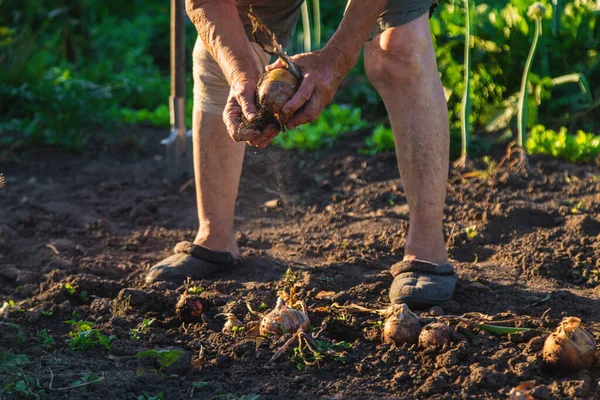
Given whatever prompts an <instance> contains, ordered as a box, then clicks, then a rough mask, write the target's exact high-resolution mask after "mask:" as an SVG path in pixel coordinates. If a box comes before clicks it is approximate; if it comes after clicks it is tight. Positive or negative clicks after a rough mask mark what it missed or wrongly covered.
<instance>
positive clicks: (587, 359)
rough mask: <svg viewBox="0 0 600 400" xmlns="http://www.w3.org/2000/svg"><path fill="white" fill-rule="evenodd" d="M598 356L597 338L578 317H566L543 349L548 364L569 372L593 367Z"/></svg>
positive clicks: (543, 355) (549, 337)
mask: <svg viewBox="0 0 600 400" xmlns="http://www.w3.org/2000/svg"><path fill="white" fill-rule="evenodd" d="M597 356H598V354H597V349H596V340H594V337H593V336H592V334H591V333H589V332H588V331H587V330H585V329H584V328H583V324H582V323H581V320H580V319H579V318H576V317H567V318H564V319H563V320H562V322H561V323H560V325H559V326H558V328H556V330H555V331H554V332H553V333H551V334H550V336H548V338H546V341H545V342H544V348H543V349H542V357H543V359H544V363H545V364H546V366H548V367H551V368H553V369H556V370H562V371H567V372H574V371H577V370H580V369H589V368H591V367H593V366H594V365H595V364H596V359H597Z"/></svg>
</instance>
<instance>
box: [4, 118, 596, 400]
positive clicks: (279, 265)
mask: <svg viewBox="0 0 600 400" xmlns="http://www.w3.org/2000/svg"><path fill="white" fill-rule="evenodd" d="M134 135H135V136H134V137H142V136H141V135H144V137H146V138H148V139H147V142H148V143H152V145H150V144H143V143H140V142H139V140H131V137H128V136H124V139H121V140H120V141H119V143H117V145H118V146H114V145H113V146H110V147H108V148H109V149H113V150H106V149H105V148H103V147H100V146H91V147H93V148H94V149H93V150H89V151H87V152H86V153H85V154H66V153H61V152H58V151H55V150H48V149H36V150H27V151H25V152H24V153H21V154H19V155H17V154H14V153H13V154H11V153H4V155H5V156H6V155H7V154H8V155H9V156H11V157H10V159H11V161H7V162H4V163H3V164H2V165H0V172H3V173H4V175H5V177H6V178H7V180H8V183H7V185H6V187H4V188H3V189H0V226H1V228H2V240H1V241H0V304H1V301H8V300H14V302H15V306H14V307H5V311H4V314H3V316H2V317H0V318H1V320H0V351H8V352H10V353H14V354H26V355H27V356H28V357H29V359H30V360H31V363H30V364H29V365H27V366H25V367H23V370H22V372H25V373H28V374H29V376H30V377H35V378H37V379H38V380H39V383H40V386H41V388H42V389H43V393H39V394H40V396H41V397H42V398H48V399H63V398H70V399H80V398H81V399H108V398H110V399H137V398H138V397H139V396H141V395H142V394H143V393H148V394H149V395H152V396H155V395H157V394H158V393H159V392H162V393H163V394H164V398H165V399H183V398H188V397H192V398H197V399H209V398H212V397H214V396H216V395H219V394H231V395H235V396H237V397H241V396H243V395H248V394H258V395H260V398H262V399H304V398H306V399H314V398H327V399H329V398H344V399H378V398H401V399H405V398H406V399H423V398H431V399H449V398H453V399H454V398H456V399H466V398H468V399H490V398H506V397H507V394H508V392H509V391H510V390H511V389H512V388H514V387H516V386H518V385H520V384H523V383H524V382H527V381H531V382H530V383H529V384H528V387H529V388H530V389H529V393H530V394H531V396H533V398H536V399H553V398H561V399H567V398H568V399H573V398H582V399H584V398H600V389H599V388H598V385H597V382H598V378H599V372H600V368H598V367H596V368H594V369H593V370H590V371H580V372H574V373H571V374H567V375H558V376H557V375H551V374H550V373H549V372H548V371H546V370H545V369H544V368H543V365H542V362H541V358H540V349H541V346H542V344H543V338H544V335H543V334H539V333H532V332H528V333H525V334H515V335H509V336H506V335H504V336H502V335H501V336H494V335H491V334H488V333H486V332H482V331H478V330H476V329H473V328H466V327H464V326H463V327H460V326H459V327H457V331H458V334H457V335H456V337H455V339H454V341H453V342H451V343H450V344H449V345H447V346H445V347H443V348H441V349H436V348H430V349H427V350H421V349H419V348H417V346H404V347H395V346H392V345H388V344H383V343H382V342H381V339H380V328H379V327H378V325H377V322H378V321H379V320H380V319H381V318H380V317H379V316H377V315H375V314H369V313H360V312H355V311H341V310H339V309H332V308H331V307H330V305H331V304H332V302H337V303H339V304H349V303H357V304H360V305H362V306H366V307H371V308H384V307H386V305H387V303H388V297H387V291H388V288H389V286H390V283H391V281H392V277H391V276H390V274H389V273H388V268H389V266H390V265H391V264H392V263H394V262H395V261H397V260H400V259H401V258H402V248H403V245H404V243H405V235H406V230H407V226H408V216H407V211H408V210H407V204H406V197H405V195H404V192H403V189H402V182H401V180H400V179H399V177H398V173H397V170H396V164H395V157H394V155H392V154H379V155H375V156H363V155H359V153H358V149H359V148H360V147H361V146H362V143H363V139H362V137H360V136H358V135H356V136H348V137H346V138H345V139H344V140H343V141H340V142H339V143H338V144H337V145H336V147H334V148H333V149H330V150H323V151H320V152H316V153H306V154H302V153H297V152H287V151H282V150H279V149H274V148H269V149H266V150H263V151H254V150H249V151H248V154H247V158H246V162H245V168H244V174H243V178H242V184H241V187H240V196H239V201H238V209H237V215H238V216H237V217H236V221H237V228H238V229H239V234H238V237H239V243H240V246H241V251H242V260H241V262H240V264H239V265H238V266H237V267H235V270H224V271H222V272H220V273H218V274H217V275H215V276H214V277H213V279H210V280H204V281H201V282H192V285H196V286H201V287H202V288H204V289H205V291H204V292H203V293H202V294H201V296H203V298H204V299H206V303H205V305H207V306H208V309H207V310H206V312H205V314H204V316H203V319H202V320H200V321H198V322H195V323H194V322H192V323H188V322H186V323H182V322H181V321H180V320H179V319H178V318H177V317H176V315H175V304H176V302H177V299H178V297H179V295H180V294H181V293H183V292H184V290H185V288H184V286H183V285H178V284H169V283H156V284H153V285H147V284H145V283H144V274H145V272H146V271H147V270H148V269H149V268H150V266H151V265H152V264H153V263H155V262H156V261H158V260H160V259H162V258H164V257H165V256H167V255H168V254H170V249H171V248H172V246H173V245H175V243H177V242H178V241H181V240H186V239H187V240H189V239H191V238H192V237H193V235H194V231H195V229H196V223H197V220H196V216H195V205H194V203H195V200H194V194H193V187H191V186H190V185H185V186H181V185H174V184H171V183H168V182H166V181H164V180H163V178H162V172H163V170H164V161H163V160H162V157H159V154H162V149H161V148H160V147H159V146H157V145H155V144H154V143H157V142H158V139H159V137H160V136H161V132H158V131H153V130H141V131H140V132H135V133H134ZM119 146H121V147H119ZM532 166H533V168H534V169H535V171H536V175H535V176H534V177H529V178H528V179H525V178H523V177H520V176H515V175H509V174H504V175H500V176H498V177H497V179H496V180H495V182H494V184H493V185H492V184H490V183H489V182H482V181H476V180H471V181H468V182H466V183H460V182H458V183H454V184H449V185H448V200H447V207H446V213H445V227H446V228H445V229H446V235H447V240H448V246H449V250H450V254H451V257H452V259H454V260H456V266H457V270H458V274H459V277H460V279H459V285H458V287H457V290H456V295H455V301H452V302H449V303H447V304H444V305H442V309H443V312H445V313H446V314H454V315H456V314H462V313H465V312H481V313H485V314H490V315H494V314H497V313H503V312H512V313H514V314H517V315H530V316H534V317H542V316H543V319H542V320H541V322H539V323H535V322H525V323H523V325H525V326H538V327H542V328H543V329H546V330H551V329H553V328H554V327H555V326H556V325H557V324H558V322H559V321H560V320H561V319H562V317H564V316H578V317H580V318H581V319H582V320H583V321H584V322H585V323H586V324H587V326H588V327H589V328H590V329H591V330H592V331H593V332H594V336H595V337H596V339H598V338H600V302H599V298H600V291H599V290H600V289H599V286H598V285H599V282H600V281H599V275H598V274H599V269H600V268H599V266H600V261H599V256H600V242H599V241H598V237H599V234H600V203H599V202H598V200H599V196H600V179H599V175H598V174H599V173H600V171H599V170H598V168H596V167H593V166H574V165H570V164H564V163H561V162H557V161H553V160H547V159H533V160H532ZM480 167H481V166H480ZM273 199H278V200H280V203H279V204H280V205H279V206H277V207H274V208H272V207H267V206H265V202H267V201H269V200H273ZM465 228H469V229H466V231H468V232H471V234H470V235H469V234H468V233H467V232H465ZM470 236H471V237H470ZM288 267H291V268H292V269H293V270H295V271H299V272H300V273H301V279H300V284H299V288H298V297H299V298H300V299H302V300H304V301H305V302H306V303H307V305H308V307H309V315H310V320H311V325H312V326H313V327H315V331H314V332H313V333H315V332H316V331H317V330H319V329H320V328H324V329H323V331H322V332H321V333H320V334H319V338H320V340H322V341H324V342H327V343H331V342H334V341H346V342H348V343H351V344H352V347H351V348H349V349H347V352H348V354H347V356H346V357H345V360H344V361H343V362H342V361H336V360H330V359H326V360H323V361H321V362H320V363H319V364H318V365H309V366H307V367H306V368H302V366H300V368H298V366H297V365H296V364H295V363H293V362H292V361H291V360H290V357H291V355H292V353H293V352H292V350H291V349H290V350H289V351H288V352H287V353H286V354H285V355H283V356H282V357H280V358H279V359H278V360H277V361H275V362H274V363H272V364H269V363H268V362H269V359H270V358H271V356H272V355H273V354H274V352H275V351H276V350H277V349H278V348H280V347H281V345H282V344H283V343H284V341H285V340H286V339H287V338H288V337H287V336H286V337H284V338H281V339H276V338H267V339H261V338H257V337H252V336H250V335H249V334H247V333H244V332H241V333H236V334H224V333H222V332H221V328H222V326H223V322H224V318H222V317H216V318H214V316H215V315H216V314H218V313H221V312H232V313H234V314H235V315H236V316H237V317H238V318H239V319H240V320H241V321H243V322H245V323H246V324H248V326H249V325H250V322H251V321H257V320H258V317H257V316H255V315H253V314H252V313H250V312H249V311H248V309H247V307H246V302H248V303H250V304H251V305H252V307H253V308H254V309H255V310H256V309H259V308H260V305H261V304H262V303H265V304H266V305H267V306H268V308H269V309H270V308H272V307H273V306H274V305H275V302H276V298H277V291H278V290H281V289H283V284H282V281H281V279H282V276H283V274H284V273H285V271H286V269H287V268H288ZM67 283H68V284H69V285H70V286H71V287H72V288H73V289H74V290H75V293H69V292H68V290H67V289H66V287H65V286H66V284H67ZM322 291H326V292H334V293H333V294H330V295H329V296H322V295H320V296H317V294H318V293H320V292H322ZM84 292H85V293H87V296H86V295H85V293H84ZM263 307H264V306H263ZM440 312H441V310H439V309H436V310H432V311H431V310H425V311H422V312H419V314H420V315H421V316H422V317H425V316H427V315H430V314H432V313H434V314H435V313H440ZM144 318H155V322H154V323H153V324H152V325H151V326H150V327H149V329H148V332H147V333H146V334H141V335H140V338H139V340H134V339H132V338H131V337H130V329H132V328H135V327H136V326H137V325H138V324H140V322H142V320H143V319H144ZM69 319H76V320H86V321H90V322H93V323H94V324H95V326H96V327H97V328H98V329H99V331H100V332H102V333H103V334H104V335H106V336H109V335H114V336H115V339H114V340H113V341H112V343H111V350H110V351H109V350H107V349H104V348H102V347H95V348H92V349H89V350H85V351H73V350H70V348H69V345H68V344H67V343H66V340H67V339H69V332H70V330H71V326H70V325H68V324H65V323H64V321H65V320H69ZM14 324H16V325H14ZM453 325H455V326H456V324H455V323H453ZM42 329H46V330H47V332H48V334H49V335H50V336H51V337H52V338H54V340H55V344H54V345H52V346H46V344H44V343H42V341H41V340H40V339H39V338H38V332H39V331H40V330H42ZM169 348H178V349H180V350H182V351H184V355H183V356H182V357H180V358H179V360H178V361H177V362H176V363H175V364H174V365H172V366H170V367H169V368H168V369H166V370H163V371H161V372H159V373H153V372H151V370H152V369H153V368H157V364H155V363H153V361H152V360H151V359H147V358H136V357H135V355H136V354H137V353H138V352H140V351H142V350H146V349H169ZM14 371H16V370H13V372H14ZM85 373H91V374H94V375H95V376H97V377H100V378H102V380H101V381H99V382H98V383H96V384H93V385H85V386H81V387H77V388H71V389H69V387H70V386H73V385H74V383H75V382H76V381H81V380H82V378H83V376H84V375H85ZM6 376H8V375H6ZM0 380H2V377H0ZM199 382H200V383H199ZM59 389H62V390H59ZM0 390H2V387H0ZM2 396H4V397H7V398H11V396H10V395H8V394H7V393H6V392H4V393H2V394H0V397H2ZM231 398H234V397H231Z"/></svg>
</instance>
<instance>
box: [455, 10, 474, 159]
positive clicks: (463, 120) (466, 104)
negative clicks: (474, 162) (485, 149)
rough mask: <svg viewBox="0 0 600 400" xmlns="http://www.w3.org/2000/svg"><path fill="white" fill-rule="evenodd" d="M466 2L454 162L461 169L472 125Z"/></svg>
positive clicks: (469, 20)
mask: <svg viewBox="0 0 600 400" xmlns="http://www.w3.org/2000/svg"><path fill="white" fill-rule="evenodd" d="M464 2H465V61H464V90H463V96H462V102H461V113H460V132H461V150H460V158H459V159H458V160H457V161H456V162H455V163H454V166H455V167H456V168H459V169H463V168H465V163H466V161H467V156H468V145H469V133H470V126H471V119H470V118H471V3H470V2H469V0H464Z"/></svg>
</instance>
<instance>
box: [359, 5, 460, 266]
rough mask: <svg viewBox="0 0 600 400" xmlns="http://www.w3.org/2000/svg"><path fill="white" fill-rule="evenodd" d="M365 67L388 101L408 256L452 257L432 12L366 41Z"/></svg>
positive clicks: (443, 111)
mask: <svg viewBox="0 0 600 400" xmlns="http://www.w3.org/2000/svg"><path fill="white" fill-rule="evenodd" d="M365 70H366V72H367V76H368V77H369V80H370V81H371V83H372V84H373V86H374V87H375V88H376V89H377V91H378V92H379V94H380V95H381V97H382V98H383V101H384V103H385V106H386V109H387V112H388V115H389V118H390V123H391V126H392V130H393V132H394V139H395V145H396V155H397V158H398V166H399V168H400V173H401V176H402V184H403V186H404V190H405V191H406V197H407V199H408V206H409V210H410V211H409V220H410V227H409V230H408V235H407V241H406V248H405V251H404V258H405V260H409V259H420V260H425V261H430V262H433V263H436V264H440V263H444V262H446V261H447V260H448V254H447V252H446V247H445V243H444V237H443V231H442V213H443V210H444V202H445V196H446V181H447V179H448V159H449V127H448V111H447V106H446V100H445V97H444V91H443V88H442V84H441V81H440V78H439V75H438V71H437V66H436V60H435V54H434V51H433V45H432V42H431V35H430V32H429V21H428V15H423V16H422V17H420V18H418V19H417V20H414V21H412V22H410V23H408V24H405V25H401V26H398V27H394V28H391V29H387V30H386V31H384V32H383V33H381V34H380V35H378V36H377V37H375V38H374V39H373V40H372V41H370V42H368V43H367V44H366V45H365Z"/></svg>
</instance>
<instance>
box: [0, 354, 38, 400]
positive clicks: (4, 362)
mask: <svg viewBox="0 0 600 400" xmlns="http://www.w3.org/2000/svg"><path fill="white" fill-rule="evenodd" d="M30 363H31V361H30V360H29V357H27V356H26V355H24V354H9V353H6V352H4V351H0V398H5V395H7V396H6V397H7V398H12V397H14V396H17V397H19V398H20V397H23V398H35V399H39V398H40V396H39V393H42V392H43V390H42V388H41V386H40V382H39V380H38V379H37V378H36V377H35V375H33V374H31V373H29V372H26V371H25V370H24V369H23V368H24V367H26V366H27V365H29V364H30ZM9 396H10V397H9Z"/></svg>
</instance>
